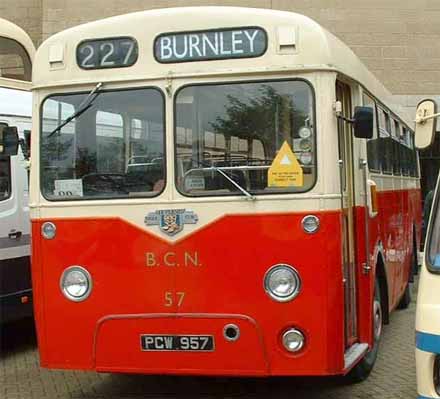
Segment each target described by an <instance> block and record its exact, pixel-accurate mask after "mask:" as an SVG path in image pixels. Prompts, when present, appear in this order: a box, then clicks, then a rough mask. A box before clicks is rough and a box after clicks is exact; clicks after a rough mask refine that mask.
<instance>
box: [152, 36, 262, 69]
mask: <svg viewBox="0 0 440 399" xmlns="http://www.w3.org/2000/svg"><path fill="white" fill-rule="evenodd" d="M266 49H267V34H266V31H264V30H263V29H262V28H236V29H222V30H211V31H196V32H182V33H166V34H163V35H160V36H158V37H157V38H156V40H155V42H154V55H155V58H156V60H157V61H158V62H161V63H175V62H190V61H208V60H222V59H230V58H252V57H260V56H262V55H263V54H264V53H265V52H266Z"/></svg>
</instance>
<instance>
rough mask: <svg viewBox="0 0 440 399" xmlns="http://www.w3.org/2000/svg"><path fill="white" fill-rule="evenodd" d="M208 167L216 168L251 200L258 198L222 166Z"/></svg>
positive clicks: (210, 167)
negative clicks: (222, 168)
mask: <svg viewBox="0 0 440 399" xmlns="http://www.w3.org/2000/svg"><path fill="white" fill-rule="evenodd" d="M206 169H207V170H209V169H211V170H215V171H216V172H218V173H220V174H221V175H222V176H223V177H224V178H225V179H227V180H229V181H230V182H231V183H232V184H233V185H234V186H235V187H237V188H238V189H239V190H240V191H241V192H242V193H243V194H244V195H245V196H246V197H247V198H248V199H249V200H251V201H255V200H256V199H257V197H256V196H255V195H252V194H251V193H250V192H249V191H247V190H246V189H245V188H243V187H242V186H240V184H238V183H237V182H236V181H235V180H234V179H233V178H232V177H230V176H228V174H227V173H225V172H224V171H223V170H221V168H217V167H216V166H209V167H207V168H206Z"/></svg>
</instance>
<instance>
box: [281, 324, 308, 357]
mask: <svg viewBox="0 0 440 399" xmlns="http://www.w3.org/2000/svg"><path fill="white" fill-rule="evenodd" d="M283 346H284V348H285V349H286V350H287V351H289V352H298V351H300V350H301V349H302V348H303V347H304V334H303V333H302V332H301V331H299V330H296V329H294V328H292V329H291V330H287V331H286V332H285V333H284V334H283Z"/></svg>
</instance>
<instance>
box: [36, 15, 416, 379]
mask: <svg viewBox="0 0 440 399" xmlns="http://www.w3.org/2000/svg"><path fill="white" fill-rule="evenodd" d="M33 90H34V91H33V93H34V107H33V108H34V120H35V127H34V129H33V132H32V133H33V137H32V140H33V146H32V154H31V156H32V158H31V159H32V171H31V179H32V183H33V184H32V186H31V218H32V226H33V230H32V232H33V259H34V263H33V284H34V290H35V312H36V320H37V330H38V342H39V350H40V357H41V364H42V366H43V367H48V368H65V369H83V370H97V371H101V372H132V373H149V374H193V375H234V376H245V375H251V376H271V375H285V376H293V375H349V376H350V377H351V378H352V379H354V380H361V379H364V378H366V377H367V375H368V374H369V372H370V371H371V369H372V367H373V364H374V361H375V358H376V355H377V349H378V343H379V340H380V336H381V332H382V324H383V323H387V322H388V320H389V318H388V315H389V313H390V312H391V311H392V310H393V309H394V308H396V307H397V306H398V305H399V304H400V305H401V306H402V307H404V306H406V305H407V304H408V301H409V295H408V294H409V289H408V284H409V281H410V279H411V276H412V272H413V269H414V267H415V259H416V254H417V248H418V245H419V236H420V218H421V215H420V214H421V209H420V188H419V170H418V163H417V155H416V152H415V150H414V142H413V133H412V131H411V129H410V128H409V127H408V124H407V123H406V122H405V120H404V119H403V118H402V117H400V116H399V113H398V112H397V111H396V110H395V109H394V108H392V106H391V103H390V101H389V99H390V97H391V96H390V94H389V93H388V92H387V91H386V89H385V88H384V87H383V86H382V85H381V84H380V83H379V81H378V80H377V79H376V78H375V77H374V76H373V75H372V74H371V73H370V72H369V71H368V70H367V69H366V67H365V66H364V65H363V64H362V63H361V62H360V61H359V59H358V58H357V57H356V56H355V55H354V54H353V52H352V51H351V50H350V49H349V48H348V47H347V46H345V45H344V44H343V43H342V42H340V41H339V40H338V39H337V38H336V37H334V36H333V35H332V34H330V33H329V32H327V31H326V30H325V29H323V28H322V27H321V26H319V25H318V24H317V23H315V22H313V21H312V20H310V19H308V18H306V17H304V16H301V15H297V14H292V13H286V12H277V11H269V10H257V9H246V8H228V7H200V8H176V9H166V10H156V11H146V12H139V13H134V14H128V15H122V16H118V17H114V18H110V19H105V20H102V21H97V22H93V23H89V24H85V25H82V26H78V27H75V28H72V29H69V30H66V31H64V32H61V33H58V34H56V35H54V36H52V37H51V38H49V39H48V40H47V41H46V42H45V43H43V44H42V45H41V47H40V48H39V50H38V52H37V55H36V58H35V63H34V75H33Z"/></svg>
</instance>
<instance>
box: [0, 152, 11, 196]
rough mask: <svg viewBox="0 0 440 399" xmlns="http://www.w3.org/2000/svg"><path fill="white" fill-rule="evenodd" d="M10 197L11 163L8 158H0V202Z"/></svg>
mask: <svg viewBox="0 0 440 399" xmlns="http://www.w3.org/2000/svg"><path fill="white" fill-rule="evenodd" d="M10 196H11V161H10V158H9V157H0V201H4V200H7V199H8V198H9V197H10Z"/></svg>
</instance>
